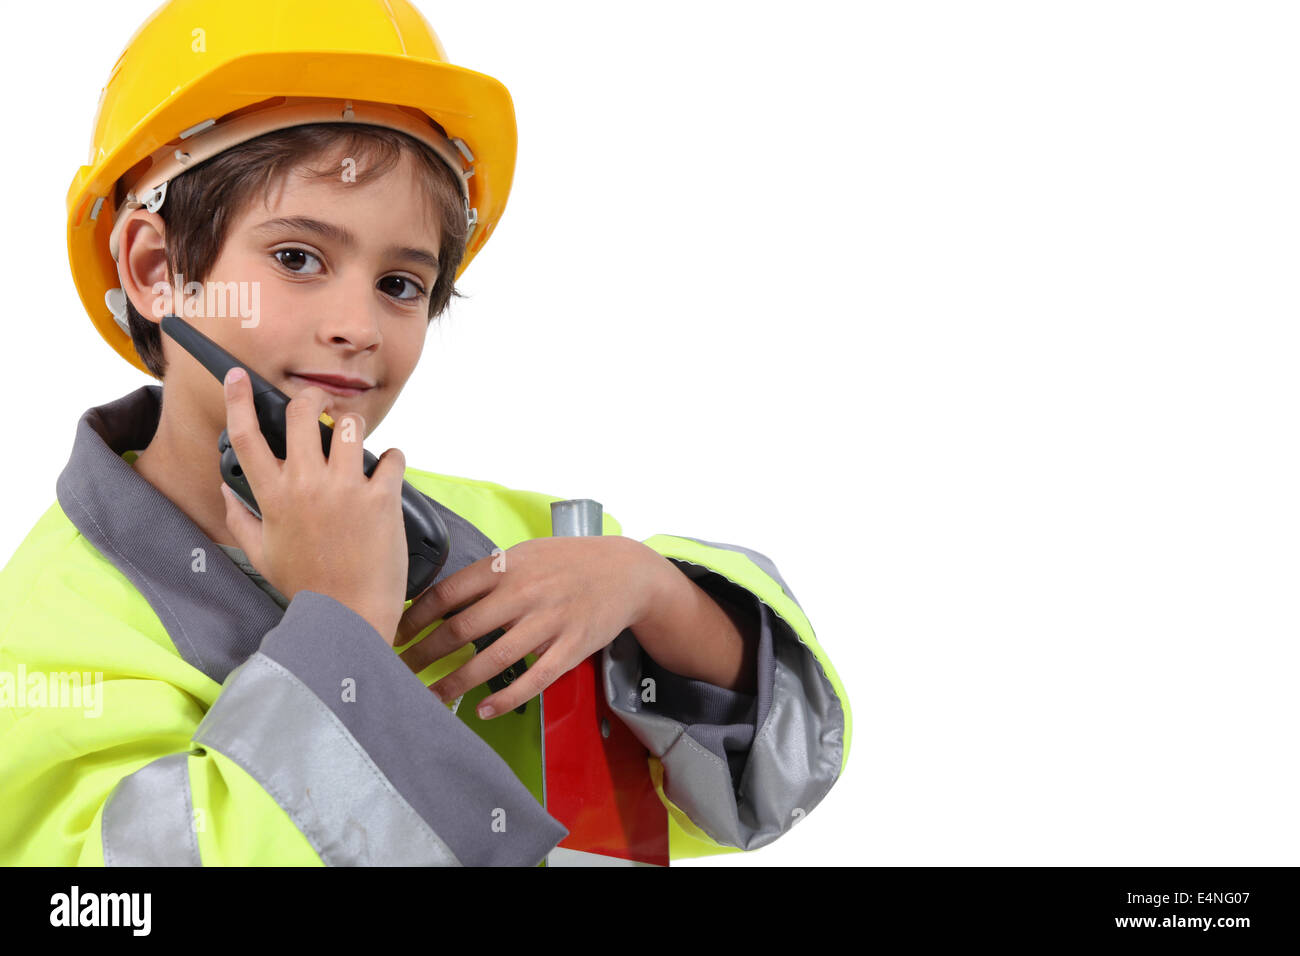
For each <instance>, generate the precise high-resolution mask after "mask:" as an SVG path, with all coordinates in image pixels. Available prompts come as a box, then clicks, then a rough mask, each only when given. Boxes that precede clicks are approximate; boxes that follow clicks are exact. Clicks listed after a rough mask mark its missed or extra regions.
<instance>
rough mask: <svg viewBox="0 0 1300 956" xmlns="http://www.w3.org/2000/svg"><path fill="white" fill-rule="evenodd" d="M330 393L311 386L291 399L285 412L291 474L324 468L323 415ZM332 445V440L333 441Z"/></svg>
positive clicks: (286, 439) (288, 463)
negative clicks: (321, 429)
mask: <svg viewBox="0 0 1300 956" xmlns="http://www.w3.org/2000/svg"><path fill="white" fill-rule="evenodd" d="M329 398H330V396H329V393H328V392H326V391H325V389H323V388H320V387H318V386H316V385H308V386H307V387H306V388H304V389H303V390H302V391H301V392H299V393H298V394H297V395H295V396H294V397H293V398H292V399H290V401H289V407H288V408H287V409H286V410H285V413H284V430H285V436H284V448H285V455H286V456H287V457H286V459H285V463H286V464H287V465H288V467H289V469H290V473H291V474H295V473H296V474H305V473H308V472H311V471H319V470H320V469H321V468H324V467H325V449H323V448H322V447H321V435H320V414H321V412H322V411H324V410H325V403H326V402H328V401H329ZM330 444H331V446H333V440H332V439H331V441H330Z"/></svg>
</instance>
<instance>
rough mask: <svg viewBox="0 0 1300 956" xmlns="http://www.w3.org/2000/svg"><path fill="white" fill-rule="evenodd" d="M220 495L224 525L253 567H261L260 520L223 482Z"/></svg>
mask: <svg viewBox="0 0 1300 956" xmlns="http://www.w3.org/2000/svg"><path fill="white" fill-rule="evenodd" d="M221 496H222V497H223V498H225V499H226V527H227V528H229V529H230V533H231V534H232V535H234V537H235V544H236V545H238V546H239V550H241V551H243V552H244V554H246V555H248V560H249V561H251V562H252V563H253V567H255V568H258V569H259V570H260V569H261V567H262V522H260V521H258V520H257V518H255V517H253V513H252V512H251V511H249V510H248V508H247V507H246V506H245V505H244V503H243V502H242V501H240V500H239V498H238V497H237V496H236V495H235V493H234V492H233V491H231V489H230V486H229V485H227V484H226V483H225V482H222V483H221Z"/></svg>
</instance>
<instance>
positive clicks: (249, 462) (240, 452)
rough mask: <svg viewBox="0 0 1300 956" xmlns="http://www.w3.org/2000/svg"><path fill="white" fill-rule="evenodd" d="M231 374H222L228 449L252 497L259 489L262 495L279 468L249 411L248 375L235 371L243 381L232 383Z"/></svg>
mask: <svg viewBox="0 0 1300 956" xmlns="http://www.w3.org/2000/svg"><path fill="white" fill-rule="evenodd" d="M234 371H235V370H234V369H231V371H230V372H227V373H226V384H225V393H226V433H227V434H228V435H229V436H230V445H231V447H232V448H234V449H235V456H236V457H237V458H238V459H239V467H240V469H241V470H242V471H243V473H244V474H245V476H247V478H248V483H249V485H250V486H251V487H252V489H253V494H254V495H256V494H257V493H258V489H259V488H260V489H262V490H263V491H265V490H266V489H267V488H269V487H270V486H271V482H272V480H273V478H274V477H275V475H276V473H277V472H278V470H279V467H280V466H279V463H278V461H277V460H276V457H275V455H273V454H272V453H271V448H270V446H269V445H267V443H266V438H265V437H264V436H263V435H262V429H261V426H259V425H258V423H257V411H256V409H254V407H253V386H252V384H251V383H250V382H249V380H248V373H247V372H245V371H244V370H243V369H239V372H240V373H241V374H242V376H243V377H242V378H240V380H239V381H237V382H232V381H231V379H230V375H231V373H233V372H234Z"/></svg>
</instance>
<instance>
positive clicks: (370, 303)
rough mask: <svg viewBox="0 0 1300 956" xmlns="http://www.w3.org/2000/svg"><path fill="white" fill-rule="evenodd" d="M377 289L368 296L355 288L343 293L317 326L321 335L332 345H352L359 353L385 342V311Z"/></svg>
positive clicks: (350, 346) (322, 338) (318, 333)
mask: <svg viewBox="0 0 1300 956" xmlns="http://www.w3.org/2000/svg"><path fill="white" fill-rule="evenodd" d="M379 308H380V307H379V304H378V303H377V302H375V301H374V294H373V291H371V290H369V289H367V291H366V294H365V295H358V294H357V293H356V292H355V290H351V289H349V290H346V291H345V292H344V293H343V294H341V295H340V296H339V297H338V299H337V303H336V305H335V307H333V308H330V309H329V310H328V311H327V313H326V315H325V316H324V317H323V318H322V319H321V321H320V324H319V325H318V327H317V335H318V336H319V337H320V339H321V341H323V342H324V343H325V344H326V345H329V346H330V347H339V346H343V347H348V348H351V349H352V350H354V351H357V352H363V351H365V350H366V349H375V348H377V347H378V346H379V345H380V343H381V342H383V338H384V337H383V332H382V329H381V323H380V318H381V313H380V311H379Z"/></svg>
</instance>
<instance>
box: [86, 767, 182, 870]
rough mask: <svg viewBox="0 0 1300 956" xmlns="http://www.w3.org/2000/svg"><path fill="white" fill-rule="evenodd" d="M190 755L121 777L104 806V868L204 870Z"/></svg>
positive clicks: (102, 824) (102, 822) (142, 768)
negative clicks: (195, 819) (197, 868)
mask: <svg viewBox="0 0 1300 956" xmlns="http://www.w3.org/2000/svg"><path fill="white" fill-rule="evenodd" d="M189 764H190V755H189V754H188V753H182V754H171V755H170V756H167V757H161V758H159V759H158V760H155V761H154V762H153V763H150V764H146V765H145V766H143V767H141V768H140V769H139V770H137V771H136V772H135V773H133V774H131V775H130V776H129V777H125V778H123V779H122V781H121V782H120V783H118V785H117V786H116V787H115V788H114V789H113V792H112V794H110V795H109V798H108V803H106V804H105V805H104V816H103V819H102V821H101V832H102V835H103V843H104V865H105V866H202V865H203V859H202V857H200V856H199V842H198V837H197V836H196V835H195V833H194V811H193V809H192V804H191V797H190V768H189Z"/></svg>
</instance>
